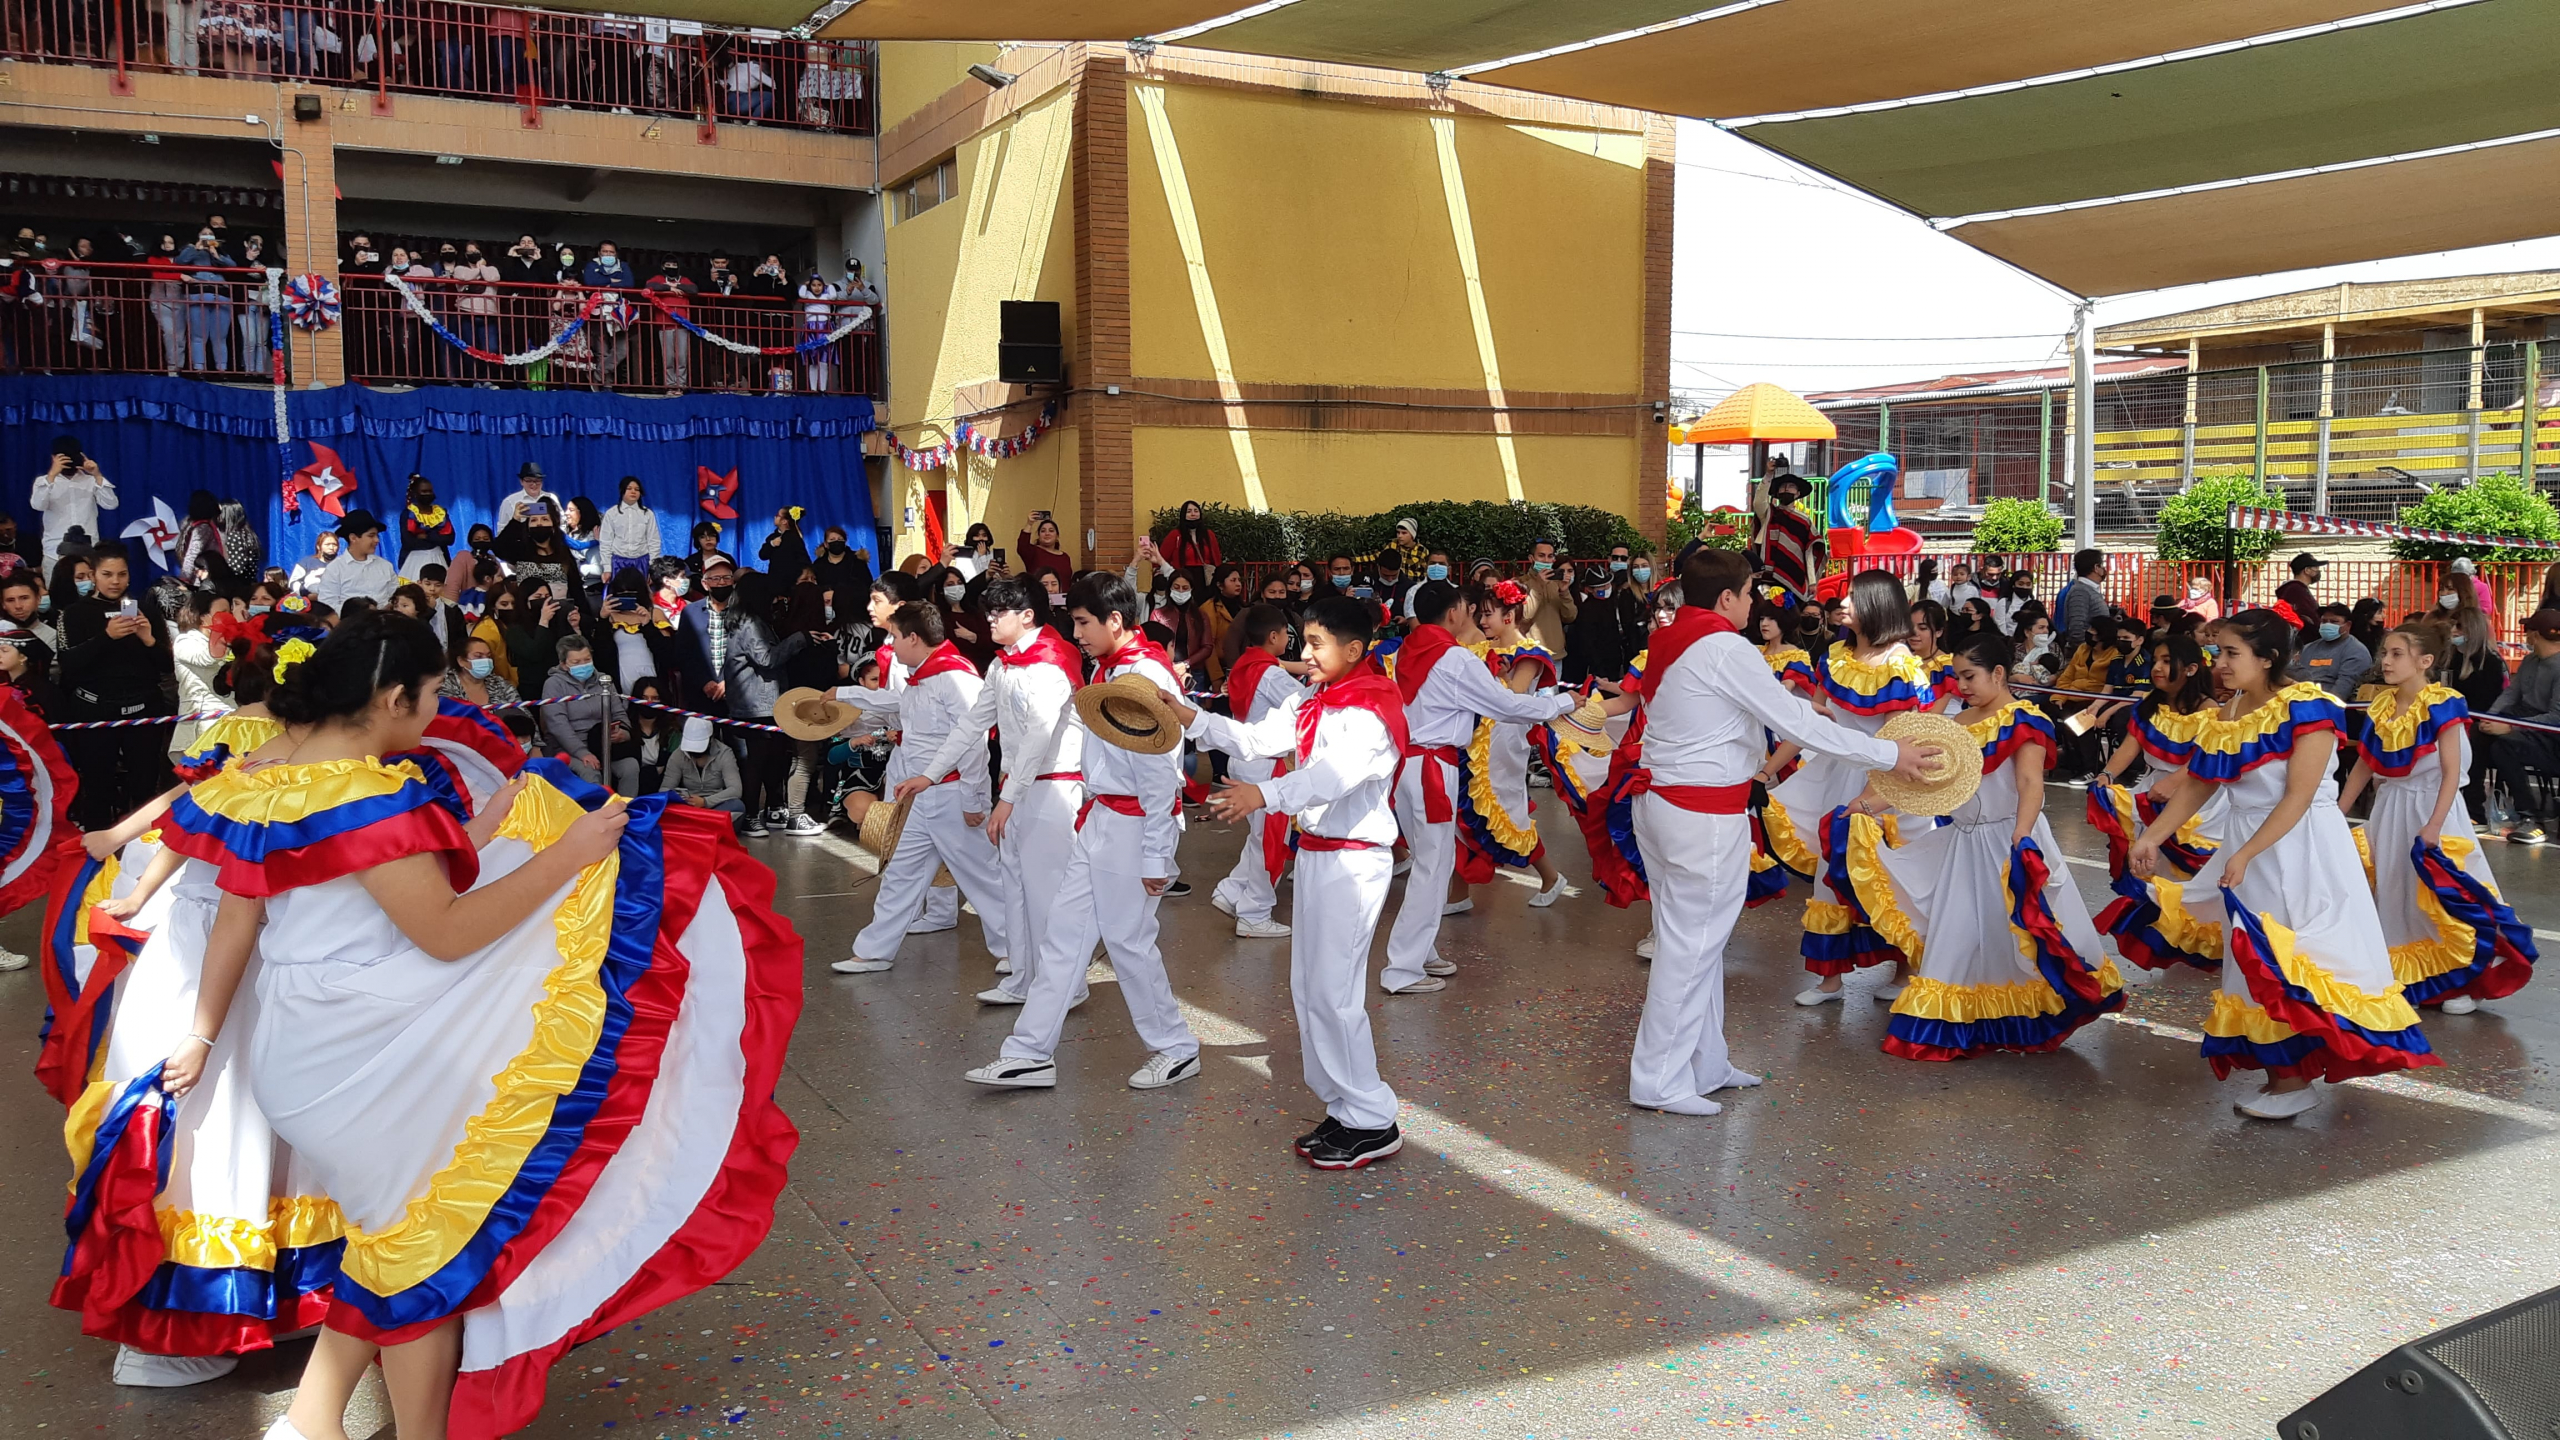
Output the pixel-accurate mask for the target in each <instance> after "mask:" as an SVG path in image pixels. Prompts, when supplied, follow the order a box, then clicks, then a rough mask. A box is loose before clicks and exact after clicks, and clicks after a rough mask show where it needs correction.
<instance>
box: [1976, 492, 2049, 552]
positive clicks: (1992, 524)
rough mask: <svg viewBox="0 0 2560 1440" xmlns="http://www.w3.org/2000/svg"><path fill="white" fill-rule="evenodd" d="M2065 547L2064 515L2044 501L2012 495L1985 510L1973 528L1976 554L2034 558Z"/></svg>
mask: <svg viewBox="0 0 2560 1440" xmlns="http://www.w3.org/2000/svg"><path fill="white" fill-rule="evenodd" d="M2060 548H2062V516H2061V515H2060V514H2058V513H2056V512H2055V510H2054V508H2053V507H2052V506H2050V505H2047V504H2045V503H2044V502H2043V501H2041V500H2029V499H2026V498H2024V497H2022V496H2011V497H2009V498H2008V499H2005V500H1994V501H1992V502H1991V503H1990V504H1988V505H1985V506H1983V507H1982V518H1981V519H1980V520H1977V521H1975V522H1974V525H1973V553H1974V554H1976V555H2033V554H2038V553H2040V552H2043V551H2047V550H2058V549H2060Z"/></svg>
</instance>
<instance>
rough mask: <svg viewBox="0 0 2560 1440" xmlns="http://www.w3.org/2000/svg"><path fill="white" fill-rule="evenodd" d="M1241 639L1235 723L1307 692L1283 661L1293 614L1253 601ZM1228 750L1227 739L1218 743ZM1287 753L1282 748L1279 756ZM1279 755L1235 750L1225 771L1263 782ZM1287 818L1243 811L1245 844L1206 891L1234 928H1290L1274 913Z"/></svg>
mask: <svg viewBox="0 0 2560 1440" xmlns="http://www.w3.org/2000/svg"><path fill="white" fill-rule="evenodd" d="M1235 624H1236V628H1237V629H1238V630H1239V631H1241V632H1242V633H1243V639H1244V645H1243V648H1242V649H1239V650H1238V651H1237V652H1236V658H1235V663H1234V664H1232V665H1230V666H1228V667H1227V713H1228V716H1229V717H1230V718H1232V719H1233V720H1234V721H1235V723H1236V724H1238V725H1241V726H1248V727H1249V726H1253V725H1258V724H1260V723H1262V722H1263V721H1264V720H1266V719H1268V718H1270V717H1271V715H1272V714H1273V713H1275V712H1276V711H1278V710H1280V709H1281V708H1282V707H1283V706H1286V705H1287V704H1288V703H1289V702H1290V701H1292V700H1295V699H1297V698H1298V697H1299V696H1300V695H1303V694H1305V693H1306V689H1305V687H1304V686H1301V685H1300V684H1299V683H1298V682H1297V681H1295V680H1293V679H1291V678H1289V672H1288V671H1287V670H1285V669H1283V668H1282V667H1281V663H1280V652H1281V651H1282V650H1283V649H1285V648H1286V647H1287V646H1288V643H1289V617H1288V615H1287V614H1285V613H1283V612H1282V611H1281V609H1280V608H1279V607H1278V606H1276V605H1255V606H1251V607H1249V608H1247V609H1246V611H1245V612H1244V614H1242V615H1240V616H1238V617H1237V618H1236V622H1235ZM1218 748H1220V749H1226V748H1227V747H1226V746H1223V745H1222V746H1219V747H1218ZM1281 758H1282V759H1285V758H1286V757H1285V753H1284V755H1283V756H1282V757H1281ZM1279 769H1280V760H1276V759H1265V758H1262V757H1261V756H1251V757H1248V756H1245V755H1242V754H1238V755H1237V756H1236V758H1235V759H1234V760H1233V761H1232V762H1231V763H1230V764H1229V765H1228V767H1227V773H1228V775H1230V776H1231V777H1233V778H1235V779H1237V780H1241V781H1243V782H1245V783H1246V784H1248V785H1259V784H1261V783H1262V782H1264V781H1266V780H1269V779H1270V778H1271V777H1272V776H1273V775H1275V774H1277V773H1279ZM1288 830H1289V817H1288V816H1286V815H1283V814H1281V813H1279V812H1278V811H1259V812H1256V813H1254V814H1252V815H1248V816H1246V817H1244V851H1243V853H1242V854H1240V855H1238V856H1237V857H1236V868H1235V869H1233V870H1231V871H1229V872H1227V878H1226V879H1224V880H1221V881H1219V882H1218V888H1217V889H1215V890H1212V891H1210V892H1209V903H1210V904H1212V905H1215V906H1217V907H1218V908H1219V909H1220V910H1223V911H1225V912H1226V913H1227V914H1229V915H1232V916H1234V917H1235V920H1236V934H1237V935H1239V936H1241V937H1243V938H1244V939H1247V940H1277V939H1280V938H1282V937H1283V936H1285V935H1287V934H1288V933H1289V927H1288V926H1286V925H1284V924H1281V923H1280V922H1279V921H1277V920H1274V919H1272V918H1271V911H1272V908H1273V907H1274V906H1276V905H1278V904H1279V903H1280V890H1279V887H1280V872H1281V870H1282V869H1284V868H1286V866H1287V864H1288V849H1287V844H1288V840H1287V837H1288Z"/></svg>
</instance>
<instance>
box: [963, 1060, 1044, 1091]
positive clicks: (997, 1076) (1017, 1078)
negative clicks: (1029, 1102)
mask: <svg viewBox="0 0 2560 1440" xmlns="http://www.w3.org/2000/svg"><path fill="white" fill-rule="evenodd" d="M960 1078H961V1079H963V1080H966V1081H968V1082H969V1083H970V1084H972V1085H993V1086H996V1087H998V1088H1000V1089H1005V1090H1055V1089H1056V1088H1058V1064H1057V1062H1056V1061H1054V1060H1005V1059H998V1060H997V1061H996V1062H995V1063H994V1064H992V1065H981V1066H979V1067H978V1068H977V1069H975V1070H972V1071H970V1072H969V1073H968V1074H966V1075H963V1076H961V1077H960Z"/></svg>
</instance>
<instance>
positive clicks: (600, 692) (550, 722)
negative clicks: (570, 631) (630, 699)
mask: <svg viewBox="0 0 2560 1440" xmlns="http://www.w3.org/2000/svg"><path fill="white" fill-rule="evenodd" d="M558 649H559V654H560V661H559V663H558V664H556V665H554V666H552V667H551V673H550V674H548V675H546V676H544V677H543V680H542V702H543V703H542V708H541V709H540V710H537V711H536V712H534V713H536V714H538V715H540V716H541V717H542V733H543V737H544V738H545V739H546V740H548V741H549V742H550V745H551V747H552V750H553V752H554V753H555V754H557V755H558V756H559V757H560V758H561V759H563V760H565V761H567V762H568V763H569V768H570V769H572V770H575V771H577V772H578V778H579V779H581V780H584V781H586V782H587V783H588V784H591V785H601V784H603V783H605V782H604V773H605V771H604V764H603V760H602V758H601V757H602V756H603V755H604V754H605V753H606V752H607V750H608V748H609V749H610V753H611V755H612V757H613V789H614V792H615V793H616V794H619V795H632V794H637V793H638V791H639V788H640V762H639V760H638V759H637V758H636V757H634V756H633V754H632V753H631V715H630V711H629V710H628V709H627V708H626V707H625V706H624V704H623V700H622V697H621V696H620V695H618V694H616V693H615V692H614V688H613V679H612V677H611V676H608V675H606V674H604V673H603V672H601V671H599V670H598V669H597V668H596V657H595V651H594V648H593V647H592V646H590V645H589V644H588V642H587V637H585V636H583V635H563V636H562V637H560V640H559V642H558Z"/></svg>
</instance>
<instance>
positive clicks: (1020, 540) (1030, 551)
mask: <svg viewBox="0 0 2560 1440" xmlns="http://www.w3.org/2000/svg"><path fill="white" fill-rule="evenodd" d="M1013 551H1014V554H1015V555H1017V556H1019V557H1021V561H1022V564H1021V570H1022V578H1023V579H1025V580H1028V581H1030V582H1031V583H1032V584H1034V585H1039V584H1042V583H1043V582H1042V581H1041V579H1040V577H1041V576H1043V575H1055V576H1057V577H1058V592H1059V593H1060V594H1065V593H1066V592H1067V591H1069V590H1072V589H1074V588H1075V583H1076V557H1075V552H1073V551H1071V550H1069V549H1067V548H1066V546H1065V544H1064V543H1062V541H1061V539H1060V533H1059V530H1058V517H1057V516H1055V515H1053V514H1051V513H1050V512H1048V511H1046V510H1034V511H1032V512H1031V518H1030V519H1029V520H1028V521H1027V522H1026V523H1025V524H1024V525H1023V527H1022V533H1021V534H1020V535H1019V536H1016V537H1015V539H1014V542H1013Z"/></svg>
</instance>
